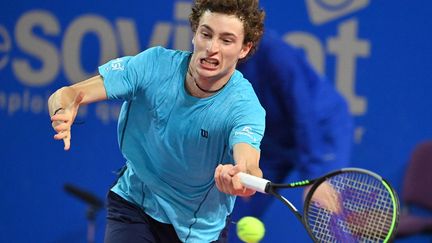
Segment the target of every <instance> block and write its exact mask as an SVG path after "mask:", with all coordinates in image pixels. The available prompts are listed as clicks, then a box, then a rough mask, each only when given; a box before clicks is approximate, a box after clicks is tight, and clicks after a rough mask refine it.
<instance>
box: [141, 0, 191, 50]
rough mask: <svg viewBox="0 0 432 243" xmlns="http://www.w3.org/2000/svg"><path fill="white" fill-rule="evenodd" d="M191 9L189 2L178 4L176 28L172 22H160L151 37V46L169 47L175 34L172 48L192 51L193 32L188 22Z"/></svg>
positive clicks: (176, 6)
mask: <svg viewBox="0 0 432 243" xmlns="http://www.w3.org/2000/svg"><path fill="white" fill-rule="evenodd" d="M190 9H191V3H189V2H177V3H176V4H175V8H174V17H175V21H176V23H175V28H174V31H173V26H172V25H173V24H172V23H171V22H158V23H156V25H155V28H154V30H153V33H152V35H151V40H150V45H149V46H158V45H160V46H169V40H170V39H171V34H172V32H174V38H172V39H173V40H174V43H173V44H172V47H173V48H174V49H179V50H191V47H192V44H191V39H192V35H193V33H192V31H191V29H190V25H189V22H188V16H189V13H190Z"/></svg>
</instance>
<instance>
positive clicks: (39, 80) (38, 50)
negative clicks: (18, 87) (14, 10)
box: [12, 10, 60, 86]
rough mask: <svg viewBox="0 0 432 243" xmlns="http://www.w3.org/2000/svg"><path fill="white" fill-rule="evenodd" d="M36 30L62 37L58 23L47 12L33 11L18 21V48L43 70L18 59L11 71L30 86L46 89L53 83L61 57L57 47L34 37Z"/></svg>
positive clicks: (16, 32)
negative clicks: (36, 61) (35, 59)
mask: <svg viewBox="0 0 432 243" xmlns="http://www.w3.org/2000/svg"><path fill="white" fill-rule="evenodd" d="M36 27H38V28H40V29H41V30H42V31H43V32H44V34H46V35H48V36H51V37H54V36H57V35H58V34H59V33H60V25H59V23H58V21H57V19H56V18H55V17H54V16H53V15H52V14H51V13H49V12H48V11H42V10H34V11H30V12H28V13H26V14H24V15H23V16H22V17H21V18H20V19H19V20H18V23H17V25H16V27H15V39H16V42H17V46H18V47H19V48H20V49H21V50H23V51H24V52H25V53H28V54H30V55H32V56H34V57H36V58H37V59H38V60H39V61H40V62H41V63H42V66H41V68H39V69H35V68H33V67H32V66H31V64H30V61H29V60H26V59H24V58H15V59H14V60H13V61H12V67H13V70H14V73H15V75H16V76H17V78H18V80H20V81H22V82H23V83H24V84H25V85H28V86H43V85H46V84H48V83H51V82H52V81H53V80H54V79H55V78H56V76H57V74H58V71H59V68H60V57H59V54H58V51H57V49H56V47H55V46H54V45H52V44H51V43H49V42H48V41H46V40H45V39H42V37H39V36H36V35H35V34H34V33H33V29H34V28H36Z"/></svg>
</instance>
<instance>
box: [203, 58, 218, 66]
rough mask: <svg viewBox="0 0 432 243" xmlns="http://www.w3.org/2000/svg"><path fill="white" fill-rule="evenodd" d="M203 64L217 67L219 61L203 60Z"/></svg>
mask: <svg viewBox="0 0 432 243" xmlns="http://www.w3.org/2000/svg"><path fill="white" fill-rule="evenodd" d="M201 62H206V63H208V64H212V65H217V64H218V61H217V60H213V59H205V58H203V59H201Z"/></svg>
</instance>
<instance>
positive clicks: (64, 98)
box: [48, 75, 107, 116]
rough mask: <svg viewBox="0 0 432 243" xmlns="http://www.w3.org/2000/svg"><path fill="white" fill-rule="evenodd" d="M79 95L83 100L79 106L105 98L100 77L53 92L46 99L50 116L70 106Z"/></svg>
mask: <svg viewBox="0 0 432 243" xmlns="http://www.w3.org/2000/svg"><path fill="white" fill-rule="evenodd" d="M79 93H82V94H83V99H82V101H81V102H80V104H79V105H81V104H88V103H92V102H95V101H100V100H104V99H106V98H107V96H106V91H105V87H104V85H103V79H102V77H101V76H100V75H98V76H94V77H92V78H89V79H87V80H84V81H82V82H79V83H77V84H74V85H71V86H66V87H62V88H60V89H58V90H57V91H56V92H54V93H53V94H52V95H51V96H50V97H49V99H48V110H49V114H50V116H53V115H54V114H55V113H56V112H58V111H59V110H61V109H66V108H67V107H69V106H70V105H72V104H73V102H74V100H75V98H76V96H77V95H78V94H79Z"/></svg>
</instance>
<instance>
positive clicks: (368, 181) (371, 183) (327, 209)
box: [303, 168, 400, 242]
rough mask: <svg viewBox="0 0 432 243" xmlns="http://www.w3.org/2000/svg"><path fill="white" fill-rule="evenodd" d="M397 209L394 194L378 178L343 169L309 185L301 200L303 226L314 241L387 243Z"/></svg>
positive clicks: (385, 183)
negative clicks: (303, 198)
mask: <svg viewBox="0 0 432 243" xmlns="http://www.w3.org/2000/svg"><path fill="white" fill-rule="evenodd" d="M399 207H400V206H399V200H398V197H397V195H396V192H395V191H394V190H393V189H392V187H391V186H390V184H389V183H388V182H387V181H385V180H384V179H383V178H382V177H381V176H379V175H377V174H376V173H373V172H371V171H368V170H364V169H358V168H347V169H342V170H339V171H335V172H332V173H330V174H328V175H326V176H324V177H322V178H320V179H318V180H317V181H316V182H315V183H314V184H313V186H312V187H311V189H310V190H309V192H308V194H307V196H306V198H305V205H304V208H303V209H304V210H303V211H304V212H303V215H304V216H303V221H304V222H303V223H304V225H305V226H306V228H307V231H308V232H309V234H310V235H311V236H312V238H314V239H315V241H316V242H389V241H391V239H392V238H393V236H394V232H395V231H396V228H397V223H398V220H399V209H400V208H399Z"/></svg>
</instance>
